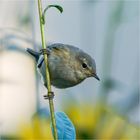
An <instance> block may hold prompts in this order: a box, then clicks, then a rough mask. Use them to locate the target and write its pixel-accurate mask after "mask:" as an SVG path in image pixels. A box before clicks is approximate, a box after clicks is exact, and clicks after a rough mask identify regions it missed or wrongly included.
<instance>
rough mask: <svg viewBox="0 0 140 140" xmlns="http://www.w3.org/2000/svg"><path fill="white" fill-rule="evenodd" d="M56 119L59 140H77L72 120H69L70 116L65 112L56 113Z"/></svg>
mask: <svg viewBox="0 0 140 140" xmlns="http://www.w3.org/2000/svg"><path fill="white" fill-rule="evenodd" d="M55 117H56V127H57V133H58V139H61V140H75V139H76V133H75V127H74V125H73V124H72V122H71V120H70V119H69V118H68V116H67V115H66V114H65V113H64V112H56V113H55ZM52 132H53V129H52ZM53 133H54V132H53Z"/></svg>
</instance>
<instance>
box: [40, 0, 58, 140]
mask: <svg viewBox="0 0 140 140" xmlns="http://www.w3.org/2000/svg"><path fill="white" fill-rule="evenodd" d="M38 11H39V19H40V30H41V40H42V48H43V49H46V42H45V23H44V22H43V20H42V19H43V18H42V3H41V0H38ZM44 61H45V65H46V78H45V84H46V83H47V88H48V95H51V93H52V91H51V81H50V74H49V67H48V58H47V54H44ZM49 107H50V115H51V121H52V127H53V131H54V139H55V140H57V139H58V136H57V129H56V120H55V115H54V104H53V99H52V98H51V99H50V98H49Z"/></svg>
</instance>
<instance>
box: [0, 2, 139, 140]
mask: <svg viewBox="0 0 140 140" xmlns="http://www.w3.org/2000/svg"><path fill="white" fill-rule="evenodd" d="M42 2H43V7H44V8H45V7H46V6H47V5H48V4H59V5H61V6H62V7H63V9H64V12H63V13H62V14H60V13H59V12H58V11H57V10H56V9H53V8H52V9H49V10H48V12H47V14H46V32H45V34H46V41H47V43H48V44H49V43H53V42H54V43H65V44H71V45H74V46H77V47H79V48H81V49H83V50H84V51H85V52H87V53H89V54H90V55H91V56H92V57H93V58H95V60H96V65H97V72H98V75H99V77H100V79H101V81H100V82H98V81H97V80H95V79H93V78H89V79H87V80H85V81H84V82H83V83H81V84H80V85H78V86H76V87H73V88H69V89H65V90H59V89H55V88H54V87H53V91H54V92H55V98H54V104H55V110H56V111H63V112H65V113H66V114H67V115H68V116H69V118H70V119H71V120H72V122H73V124H74V126H75V128H76V136H77V139H107V140H109V139H123V140H126V139H129V140H130V139H132V140H136V139H138V131H139V128H140V126H139V125H140V103H139V99H140V94H139V86H140V84H139V78H140V75H139V68H140V67H139V66H140V61H139V53H140V49H139V45H140V44H139V39H140V35H139V33H140V14H139V10H140V9H139V8H140V3H139V1H138V0H67V1H66V0H50V1H48V0H43V1H42ZM38 18H39V17H38V7H37V0H36V1H35V0H34V1H33V0H24V1H22V0H0V139H4V138H5V139H8V138H27V139H28V138H33V139H37V138H38V139H47V138H52V135H51V131H50V122H49V115H48V116H47V115H46V117H45V119H44V118H41V117H40V116H39V115H38V114H39V113H38V112H39V111H40V110H42V109H43V110H44V111H45V112H46V114H47V113H48V114H49V108H48V101H47V100H44V98H43V95H44V94H45V93H46V89H45V87H44V86H43V84H42V82H41V80H40V76H39V75H38V73H37V71H36V67H35V64H34V60H33V59H32V58H31V57H30V56H29V55H27V54H26V52H25V48H27V47H31V48H34V49H35V50H39V47H40V46H41V39H40V26H39V20H38ZM34 114H36V115H37V117H33V116H34Z"/></svg>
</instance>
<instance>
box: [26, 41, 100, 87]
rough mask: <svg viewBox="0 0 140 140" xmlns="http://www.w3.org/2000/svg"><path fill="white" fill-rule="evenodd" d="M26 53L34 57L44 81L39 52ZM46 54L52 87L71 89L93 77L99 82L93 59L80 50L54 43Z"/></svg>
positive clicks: (28, 50)
mask: <svg viewBox="0 0 140 140" xmlns="http://www.w3.org/2000/svg"><path fill="white" fill-rule="evenodd" d="M27 52H28V53H29V54H31V55H32V56H34V58H35V60H36V62H37V66H38V68H39V70H40V73H41V75H42V77H43V79H44V78H45V77H46V76H45V63H44V56H43V55H42V53H41V52H35V51H33V50H32V49H29V48H28V49H27ZM46 52H47V54H48V64H49V71H50V77H51V84H52V85H53V86H55V87H57V88H69V87H73V86H75V85H77V84H79V83H81V82H82V81H83V80H85V79H86V78H88V77H95V78H96V79H97V80H100V79H99V77H98V76H97V74H96V64H95V61H94V59H93V58H92V57H91V56H90V55H88V54H87V53H85V52H83V51H82V50H81V49H79V48H76V47H74V46H71V45H65V44H60V43H56V44H52V45H50V46H48V47H47V49H46ZM44 81H45V80H44ZM45 85H46V84H45Z"/></svg>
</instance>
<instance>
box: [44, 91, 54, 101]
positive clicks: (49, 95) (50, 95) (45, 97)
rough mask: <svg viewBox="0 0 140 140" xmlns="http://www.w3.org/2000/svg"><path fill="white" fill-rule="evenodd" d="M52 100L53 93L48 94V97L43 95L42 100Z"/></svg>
mask: <svg viewBox="0 0 140 140" xmlns="http://www.w3.org/2000/svg"><path fill="white" fill-rule="evenodd" d="M53 98H54V92H48V95H44V99H49V100H52V99H53Z"/></svg>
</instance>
